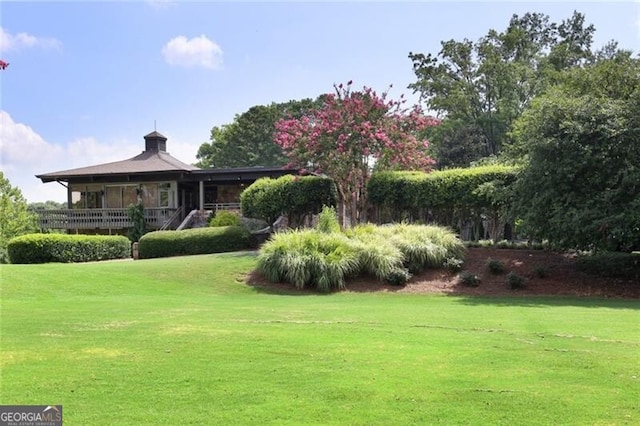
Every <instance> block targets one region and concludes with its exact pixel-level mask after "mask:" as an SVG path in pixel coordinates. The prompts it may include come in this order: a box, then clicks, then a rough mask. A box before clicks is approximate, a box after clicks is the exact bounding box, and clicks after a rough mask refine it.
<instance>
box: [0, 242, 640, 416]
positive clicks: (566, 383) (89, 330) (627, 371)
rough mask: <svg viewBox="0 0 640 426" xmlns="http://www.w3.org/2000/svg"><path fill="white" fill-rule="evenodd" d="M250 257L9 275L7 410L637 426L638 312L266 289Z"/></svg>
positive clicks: (22, 269) (4, 352) (4, 348)
mask: <svg viewBox="0 0 640 426" xmlns="http://www.w3.org/2000/svg"><path fill="white" fill-rule="evenodd" d="M255 264H256V258H255V256H254V255H252V254H224V255H203V256H192V257H183V258H167V259H155V260H143V261H136V262H133V261H129V262H128V261H120V262H101V263H91V264H44V265H2V266H0V268H1V269H0V273H1V276H2V281H1V293H0V298H1V299H0V300H1V305H0V309H1V312H0V320H1V322H0V332H1V333H0V336H1V341H0V348H1V352H0V353H1V355H0V362H1V364H0V367H1V370H0V371H1V377H0V379H1V381H0V391H1V392H0V395H1V401H0V403H2V404H62V405H63V406H64V417H65V418H64V420H65V423H67V424H82V425H101V424H119V425H127V424H132V425H137V424H256V423H262V424H292V425H299V424H322V425H326V424H354V425H365V424H384V425H389V424H398V425H406V424H447V425H451V424H482V425H486V424H519V425H520V424H536V425H539V424H558V423H562V424H576V425H581V424H620V425H623V424H638V423H639V422H640V408H639V406H638V400H640V356H639V354H640V304H639V303H638V301H637V300H608V299H595V298H582V299H578V298H518V297H514V298H462V297H446V296H433V295H411V294H390V293H381V294H373V293H372V294H367V293H337V294H335V293H334V294H329V295H300V294H296V293H276V292H266V291H264V290H260V289H258V288H253V287H249V286H246V285H244V284H243V283H242V281H243V276H244V274H245V273H246V272H247V271H249V270H251V269H252V268H254V267H255Z"/></svg>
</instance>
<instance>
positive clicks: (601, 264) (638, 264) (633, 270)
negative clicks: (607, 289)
mask: <svg viewBox="0 0 640 426" xmlns="http://www.w3.org/2000/svg"><path fill="white" fill-rule="evenodd" d="M576 267H577V268H578V270H579V271H582V272H586V273H588V274H593V275H599V276H601V277H605V278H624V279H629V280H635V281H636V282H638V283H640V256H639V255H637V254H632V253H621V252H601V253H596V254H593V255H588V256H579V257H578V258H577V261H576Z"/></svg>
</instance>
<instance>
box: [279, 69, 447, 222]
mask: <svg viewBox="0 0 640 426" xmlns="http://www.w3.org/2000/svg"><path fill="white" fill-rule="evenodd" d="M351 84H352V82H351V81H349V82H348V83H347V84H346V86H345V85H342V84H339V85H334V88H335V93H334V94H328V95H326V96H325V97H324V103H323V105H322V106H321V107H319V108H318V109H316V110H312V111H310V112H309V113H308V114H307V115H304V116H302V117H300V118H297V119H282V120H279V121H278V122H276V132H275V141H276V143H277V144H278V145H280V146H281V147H282V149H283V151H284V152H285V153H286V154H287V156H288V157H289V160H290V165H291V166H296V167H301V168H305V169H309V170H310V171H312V172H316V173H325V174H327V175H329V176H330V177H331V178H333V180H334V181H335V183H336V186H337V188H338V192H339V196H340V201H341V202H342V206H343V212H342V213H343V223H344V225H347V220H346V219H347V218H348V219H349V220H350V221H351V222H352V223H357V222H364V221H366V204H367V194H366V185H367V182H368V181H369V178H370V176H371V172H372V170H373V168H374V166H375V168H376V169H380V170H383V169H402V170H428V169H430V167H431V165H432V164H433V163H434V161H433V160H432V159H431V158H430V157H429V156H428V155H427V152H426V148H427V147H428V141H426V140H421V139H420V138H419V137H418V135H419V133H420V132H421V131H422V130H424V129H426V128H427V127H429V126H433V125H436V124H438V121H437V120H436V119H435V118H433V117H428V116H425V115H424V114H423V113H422V110H421V109H420V107H419V106H414V107H412V108H404V107H403V104H404V103H405V102H406V100H404V99H403V96H401V97H400V100H399V101H395V100H392V99H387V93H388V92H384V93H383V94H382V95H378V94H377V93H376V92H375V91H374V90H372V89H371V88H368V87H364V88H363V89H362V91H352V90H351Z"/></svg>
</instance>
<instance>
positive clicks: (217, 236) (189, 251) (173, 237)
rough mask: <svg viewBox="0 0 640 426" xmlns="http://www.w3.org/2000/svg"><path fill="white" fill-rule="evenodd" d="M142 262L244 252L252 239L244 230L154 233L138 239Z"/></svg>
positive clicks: (225, 228)
mask: <svg viewBox="0 0 640 426" xmlns="http://www.w3.org/2000/svg"><path fill="white" fill-rule="evenodd" d="M139 244H140V245H139V248H138V249H139V253H140V258H141V259H148V258H154V257H169V256H188V255H193V254H209V253H223V252H229V251H238V250H246V249H248V248H250V246H251V235H250V233H249V231H248V230H247V229H246V228H245V227H243V226H223V227H208V228H194V229H185V230H182V231H155V232H149V233H148V234H145V235H144V236H143V237H142V238H140V243H139Z"/></svg>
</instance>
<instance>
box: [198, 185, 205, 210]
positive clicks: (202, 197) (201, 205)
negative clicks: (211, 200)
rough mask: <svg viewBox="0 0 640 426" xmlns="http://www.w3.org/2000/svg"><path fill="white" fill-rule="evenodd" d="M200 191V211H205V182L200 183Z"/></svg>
mask: <svg viewBox="0 0 640 426" xmlns="http://www.w3.org/2000/svg"><path fill="white" fill-rule="evenodd" d="M198 185H199V189H200V210H204V182H203V181H200V182H198Z"/></svg>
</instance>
